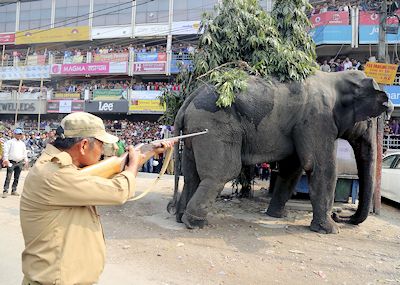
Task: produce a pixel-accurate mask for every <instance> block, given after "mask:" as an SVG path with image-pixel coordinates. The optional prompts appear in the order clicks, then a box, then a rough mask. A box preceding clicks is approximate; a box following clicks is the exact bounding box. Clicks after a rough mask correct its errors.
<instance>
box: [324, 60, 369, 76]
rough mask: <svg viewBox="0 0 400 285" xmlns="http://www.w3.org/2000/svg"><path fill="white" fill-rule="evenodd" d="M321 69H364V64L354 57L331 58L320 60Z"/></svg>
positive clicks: (333, 70)
mask: <svg viewBox="0 0 400 285" xmlns="http://www.w3.org/2000/svg"><path fill="white" fill-rule="evenodd" d="M319 64H320V70H321V71H324V72H339V71H345V70H363V69H364V64H362V63H361V62H360V61H359V60H356V59H354V58H352V59H350V58H349V57H346V58H344V59H341V58H336V59H335V58H331V59H325V60H323V61H320V63H319Z"/></svg>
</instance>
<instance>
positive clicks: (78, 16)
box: [54, 0, 90, 27]
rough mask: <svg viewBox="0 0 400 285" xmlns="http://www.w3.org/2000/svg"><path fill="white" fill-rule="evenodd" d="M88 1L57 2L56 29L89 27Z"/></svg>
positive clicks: (67, 0) (69, 0)
mask: <svg viewBox="0 0 400 285" xmlns="http://www.w3.org/2000/svg"><path fill="white" fill-rule="evenodd" d="M89 2H90V1H88V0H57V1H56V16H55V20H54V26H55V27H76V26H87V25H89Z"/></svg>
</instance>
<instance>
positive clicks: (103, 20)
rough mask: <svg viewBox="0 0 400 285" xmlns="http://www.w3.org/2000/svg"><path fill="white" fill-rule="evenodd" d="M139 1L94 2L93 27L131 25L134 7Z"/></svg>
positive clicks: (111, 0)
mask: <svg viewBox="0 0 400 285" xmlns="http://www.w3.org/2000/svg"><path fill="white" fill-rule="evenodd" d="M137 2H138V1H133V2H128V1H126V0H94V8H93V26H107V25H126V24H130V23H131V18H132V5H135V3H137Z"/></svg>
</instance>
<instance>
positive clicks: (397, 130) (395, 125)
mask: <svg viewBox="0 0 400 285" xmlns="http://www.w3.org/2000/svg"><path fill="white" fill-rule="evenodd" d="M385 135H399V136H400V121H399V120H398V119H392V120H391V121H390V122H389V123H388V124H387V125H386V126H385Z"/></svg>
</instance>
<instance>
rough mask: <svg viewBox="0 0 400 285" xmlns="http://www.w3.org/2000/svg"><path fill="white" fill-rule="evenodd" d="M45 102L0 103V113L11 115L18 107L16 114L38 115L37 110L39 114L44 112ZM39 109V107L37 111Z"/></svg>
mask: <svg viewBox="0 0 400 285" xmlns="http://www.w3.org/2000/svg"><path fill="white" fill-rule="evenodd" d="M45 102H46V101H39V100H35V101H32V100H24V101H20V102H18V103H17V102H11V101H6V102H0V113H1V114H13V113H15V112H16V111H17V106H18V114H38V113H39V110H40V112H41V113H44V112H45V111H46V108H45V105H46V104H45ZM41 103H42V104H41ZM39 107H41V108H40V109H39Z"/></svg>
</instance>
